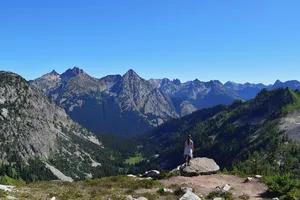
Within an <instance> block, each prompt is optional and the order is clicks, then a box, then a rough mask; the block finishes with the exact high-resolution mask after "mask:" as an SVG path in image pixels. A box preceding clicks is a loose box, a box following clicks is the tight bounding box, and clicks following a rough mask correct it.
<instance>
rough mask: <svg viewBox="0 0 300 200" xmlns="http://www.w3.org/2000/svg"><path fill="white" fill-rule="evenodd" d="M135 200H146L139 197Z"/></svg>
mask: <svg viewBox="0 0 300 200" xmlns="http://www.w3.org/2000/svg"><path fill="white" fill-rule="evenodd" d="M136 200H148V199H147V198H145V197H139V198H137V199H136Z"/></svg>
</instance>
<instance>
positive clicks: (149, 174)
mask: <svg viewBox="0 0 300 200" xmlns="http://www.w3.org/2000/svg"><path fill="white" fill-rule="evenodd" d="M159 175H160V172H159V171H157V170H151V171H147V172H145V174H144V176H145V177H151V178H155V177H158V176H159Z"/></svg>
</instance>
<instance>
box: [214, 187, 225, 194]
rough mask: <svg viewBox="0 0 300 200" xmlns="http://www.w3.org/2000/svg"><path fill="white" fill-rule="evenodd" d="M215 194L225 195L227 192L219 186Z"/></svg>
mask: <svg viewBox="0 0 300 200" xmlns="http://www.w3.org/2000/svg"><path fill="white" fill-rule="evenodd" d="M215 192H216V193H218V194H224V193H225V192H224V191H223V190H222V188H220V187H219V186H218V187H216V189H215Z"/></svg>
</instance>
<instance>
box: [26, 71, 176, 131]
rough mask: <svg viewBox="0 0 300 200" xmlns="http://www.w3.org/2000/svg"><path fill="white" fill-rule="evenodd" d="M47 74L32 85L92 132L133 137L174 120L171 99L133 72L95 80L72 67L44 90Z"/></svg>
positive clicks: (174, 112)
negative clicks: (171, 119)
mask: <svg viewBox="0 0 300 200" xmlns="http://www.w3.org/2000/svg"><path fill="white" fill-rule="evenodd" d="M48 78H49V75H45V76H43V77H42V78H40V79H36V80H34V81H33V82H32V84H33V85H35V86H37V87H39V88H41V89H43V90H44V92H45V93H46V94H48V95H50V96H51V97H52V98H53V99H54V100H55V101H56V103H57V104H58V105H60V106H62V107H63V108H64V109H65V110H66V112H67V113H68V114H69V116H70V117H71V118H72V119H74V120H75V121H77V122H78V123H80V124H81V125H83V126H85V127H87V128H88V129H90V130H91V131H93V132H95V133H109V134H121V135H134V134H137V133H142V132H145V131H148V130H149V129H151V127H155V126H157V125H160V124H161V123H163V122H164V121H166V120H167V119H169V118H174V117H178V115H177V113H176V111H175V110H174V108H173V104H172V101H171V99H170V98H169V97H168V96H167V95H165V94H164V93H162V92H161V91H160V90H159V89H157V88H155V87H154V86H153V85H152V84H150V83H149V82H148V81H146V80H144V79H142V78H141V77H139V76H138V75H137V74H136V73H135V72H134V71H133V70H129V71H128V72H127V73H126V74H125V75H124V76H120V75H112V76H106V77H104V78H101V79H96V78H93V77H91V76H89V75H88V74H86V73H85V72H84V71H83V70H80V69H78V68H76V67H75V68H73V69H69V70H67V71H66V72H65V73H64V74H62V75H60V76H59V78H57V79H56V80H58V83H57V84H56V86H55V87H49V88H48V89H45V87H44V86H45V85H51V86H52V85H53V84H50V82H51V78H50V79H49V84H45V83H44V82H47V79H48Z"/></svg>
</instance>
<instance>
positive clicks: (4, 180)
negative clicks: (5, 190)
mask: <svg viewBox="0 0 300 200" xmlns="http://www.w3.org/2000/svg"><path fill="white" fill-rule="evenodd" d="M0 184H2V185H13V186H23V185H26V183H25V181H23V180H22V179H19V180H16V179H12V178H10V177H8V176H0Z"/></svg>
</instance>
